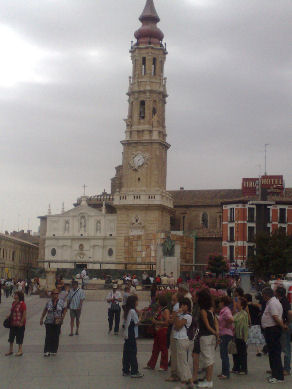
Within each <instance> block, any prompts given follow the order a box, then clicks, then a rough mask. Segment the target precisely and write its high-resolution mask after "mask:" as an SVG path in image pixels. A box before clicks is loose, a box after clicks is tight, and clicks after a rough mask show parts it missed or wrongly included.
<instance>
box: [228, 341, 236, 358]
mask: <svg viewBox="0 0 292 389" xmlns="http://www.w3.org/2000/svg"><path fill="white" fill-rule="evenodd" d="M228 354H231V355H236V354H237V347H236V343H235V340H234V338H233V339H232V340H231V341H230V342H229V343H228Z"/></svg>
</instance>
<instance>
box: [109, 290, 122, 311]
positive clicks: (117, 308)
mask: <svg viewBox="0 0 292 389" xmlns="http://www.w3.org/2000/svg"><path fill="white" fill-rule="evenodd" d="M113 297H114V294H113V293H112V298H113ZM110 310H111V311H112V312H119V311H120V310H121V307H120V304H119V303H117V304H116V303H114V302H112V303H111V307H110Z"/></svg>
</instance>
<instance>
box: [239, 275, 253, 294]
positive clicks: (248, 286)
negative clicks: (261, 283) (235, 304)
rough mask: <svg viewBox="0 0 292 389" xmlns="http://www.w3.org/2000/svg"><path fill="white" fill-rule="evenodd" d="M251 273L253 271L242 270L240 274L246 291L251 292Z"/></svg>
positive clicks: (241, 282)
mask: <svg viewBox="0 0 292 389" xmlns="http://www.w3.org/2000/svg"><path fill="white" fill-rule="evenodd" d="M251 274H252V273H251V272H242V273H240V274H239V275H240V286H241V288H242V289H243V290H244V292H245V293H250V292H251V289H252V285H251V280H250V276H251Z"/></svg>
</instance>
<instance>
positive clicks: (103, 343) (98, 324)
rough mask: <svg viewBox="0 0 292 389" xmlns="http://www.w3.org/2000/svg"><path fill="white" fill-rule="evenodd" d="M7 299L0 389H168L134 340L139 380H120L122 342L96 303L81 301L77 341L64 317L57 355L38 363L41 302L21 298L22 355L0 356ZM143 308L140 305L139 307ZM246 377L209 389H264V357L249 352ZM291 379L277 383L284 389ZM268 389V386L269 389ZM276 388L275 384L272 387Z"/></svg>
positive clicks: (146, 350) (142, 343)
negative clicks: (23, 324) (25, 313)
mask: <svg viewBox="0 0 292 389" xmlns="http://www.w3.org/2000/svg"><path fill="white" fill-rule="evenodd" d="M11 302H12V299H11V298H9V299H8V300H6V298H2V304H1V305H0V320H1V326H0V361H1V362H0V389H16V388H18V389H69V388H70V389H108V388H111V389H117V388H120V389H150V388H151V389H152V388H153V389H154V388H159V389H174V387H175V385H173V384H171V383H167V382H165V381H164V380H165V378H166V377H167V373H160V372H158V371H154V372H152V371H143V369H142V368H143V366H145V364H146V363H147V360H148V358H149V356H150V352H151V347H152V341H151V340H147V339H141V340H139V341H138V360H139V365H140V367H141V371H143V372H144V373H145V377H144V378H143V379H141V380H134V379H131V378H129V377H122V375H121V360H122V347H123V339H122V337H121V336H119V337H116V336H114V335H108V334H107V315H106V314H107V306H106V303H103V302H100V301H87V302H85V303H84V309H83V312H82V324H81V329H80V336H74V337H69V336H68V334H69V317H68V316H67V318H66V320H65V324H64V326H63V327H62V335H61V337H60V349H59V354H58V355H57V356H56V357H50V358H44V357H43V354H42V351H43V343H44V335H45V329H44V327H41V326H40V325H39V319H40V315H41V311H42V309H43V307H44V305H45V302H46V300H44V299H40V298H39V297H37V296H32V297H29V298H27V299H26V303H27V306H28V323H27V329H26V334H25V340H24V355H23V357H20V358H16V357H14V356H11V357H5V356H4V354H5V352H6V351H7V347H8V343H7V339H8V330H6V329H5V328H3V326H2V322H3V319H4V316H5V315H6V314H7V313H8V312H9V307H10V305H11ZM145 305H146V303H144V304H143V303H141V304H140V307H143V306H145ZM220 366H221V364H220V358H219V353H218V352H217V357H216V367H215V374H214V376H217V374H218V373H220ZM248 368H249V374H248V376H235V377H232V378H231V379H230V380H229V381H227V382H226V381H218V380H217V378H215V380H214V388H215V389H229V388H230V389H234V388H236V389H264V388H265V389H266V388H268V387H269V386H270V384H268V383H267V382H266V380H265V378H266V374H265V371H266V369H267V368H268V358H267V357H261V358H257V357H256V356H255V352H254V350H250V351H249V356H248ZM291 385H292V378H291V377H289V378H288V379H286V381H285V383H284V384H280V387H281V388H283V389H288V388H289V389H290V388H291ZM271 386H273V385H271ZM274 386H275V387H276V388H277V389H278V387H279V385H274Z"/></svg>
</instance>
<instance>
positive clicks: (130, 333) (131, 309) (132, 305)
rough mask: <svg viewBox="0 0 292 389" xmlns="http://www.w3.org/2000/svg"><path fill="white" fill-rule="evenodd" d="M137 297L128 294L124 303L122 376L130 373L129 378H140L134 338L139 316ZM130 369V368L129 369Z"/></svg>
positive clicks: (136, 332)
mask: <svg viewBox="0 0 292 389" xmlns="http://www.w3.org/2000/svg"><path fill="white" fill-rule="evenodd" d="M137 305H138V297H137V296H129V297H128V298H127V302H126V305H125V313H124V320H125V331H124V336H125V343H124V350H123V376H124V377H127V376H130V375H131V378H142V377H143V374H141V373H140V372H139V370H138V362H137V344H136V338H138V323H139V318H138V315H137ZM130 369H131V370H130Z"/></svg>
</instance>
